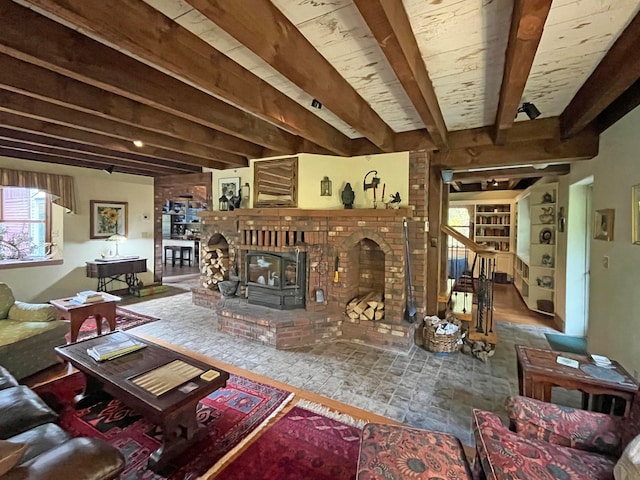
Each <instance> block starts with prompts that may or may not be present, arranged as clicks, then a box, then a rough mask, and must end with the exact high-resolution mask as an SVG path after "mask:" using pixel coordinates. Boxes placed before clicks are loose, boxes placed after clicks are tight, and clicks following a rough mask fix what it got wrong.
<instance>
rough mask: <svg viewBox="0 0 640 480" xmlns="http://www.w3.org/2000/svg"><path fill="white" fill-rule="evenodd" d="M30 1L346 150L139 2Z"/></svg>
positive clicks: (337, 135) (338, 137) (326, 129)
mask: <svg viewBox="0 0 640 480" xmlns="http://www.w3.org/2000/svg"><path fill="white" fill-rule="evenodd" d="M28 3H29V4H31V5H34V6H36V7H39V8H40V9H42V10H43V11H45V12H47V13H49V14H51V15H54V16H55V17H57V18H60V19H61V20H63V21H65V22H70V23H71V24H73V25H75V26H77V27H78V28H79V29H80V30H83V31H86V32H88V33H90V34H92V35H95V36H97V37H98V38H101V39H104V40H106V41H107V42H109V43H110V44H112V45H115V46H117V47H118V48H120V49H123V50H124V51H127V52H130V53H132V54H134V55H136V56H138V57H139V58H141V59H144V60H145V61H147V62H150V63H151V64H153V65H155V66H157V67H160V68H162V69H165V70H167V71H169V72H171V73H172V74H173V75H175V76H178V77H180V78H183V79H185V80H187V81H189V82H191V83H192V84H194V85H197V86H198V87H200V88H202V89H204V90H205V91H208V92H211V93H212V94H214V95H217V96H219V97H221V98H224V99H226V100H228V101H230V102H232V103H233V104H234V105H237V106H239V107H240V108H243V109H245V110H247V111H248V112H251V113H253V114H254V115H258V116H259V117H261V118H264V119H266V120H268V121H270V122H272V123H274V124H275V125H278V126H280V127H282V128H285V129H287V130H289V131H293V132H295V133H296V134H297V135H300V136H301V137H303V138H306V139H308V140H311V141H312V142H314V143H317V144H318V145H321V146H323V147H325V148H328V149H329V150H331V151H333V152H335V153H338V154H340V155H348V154H350V148H349V138H348V137H347V136H346V135H344V134H343V133H341V132H340V131H339V130H338V129H336V128H334V127H333V126H331V125H329V124H328V123H326V122H324V121H323V120H322V119H321V118H319V117H318V116H316V115H315V114H313V113H312V112H310V111H309V110H307V109H306V108H304V107H303V106H302V105H300V104H299V103H297V102H295V101H294V100H293V99H291V98H290V97H288V96H287V95H285V94H284V93H282V92H280V91H279V90H277V89H276V88H274V87H272V86H271V85H270V84H268V83H267V82H265V81H264V80H262V79H261V78H259V77H258V76H256V75H254V74H253V73H251V72H250V71H249V70H247V69H245V68H244V67H242V66H241V65H239V64H237V63H236V62H234V61H233V60H231V59H230V58H229V57H227V56H226V55H224V54H222V53H221V52H219V51H218V50H216V49H215V48H213V47H212V46H211V45H209V44H208V43H207V42H205V41H204V40H202V39H201V38H199V37H198V36H196V35H195V34H193V33H191V32H189V31H188V30H187V29H186V28H184V27H182V26H180V25H178V24H177V23H175V22H174V21H173V20H171V19H170V18H168V17H166V16H165V15H163V14H162V13H160V12H159V11H157V10H156V9H155V8H153V7H151V6H150V5H147V4H146V3H144V2H142V1H139V0H138V1H132V0H110V1H109V2H87V1H86V0H66V1H65V2H58V1H56V0H28ZM142 19H144V20H142ZM259 21H260V20H259ZM263 21H264V20H263ZM23 32H24V29H23ZM48 41H51V40H48ZM159 45H161V46H162V48H158V46H159ZM74 53H75V52H74ZM96 60H97V61H102V59H101V58H97V59H96ZM299 60H301V59H299ZM165 94H166V93H165Z"/></svg>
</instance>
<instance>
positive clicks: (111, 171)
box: [102, 165, 113, 175]
mask: <svg viewBox="0 0 640 480" xmlns="http://www.w3.org/2000/svg"><path fill="white" fill-rule="evenodd" d="M102 171H103V172H107V173H108V174H109V175H111V174H112V173H113V165H109V166H108V167H107V168H105V169H103V170H102Z"/></svg>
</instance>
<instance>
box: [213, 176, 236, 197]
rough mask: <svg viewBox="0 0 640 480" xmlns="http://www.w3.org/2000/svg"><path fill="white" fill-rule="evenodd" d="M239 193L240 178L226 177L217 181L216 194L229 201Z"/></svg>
mask: <svg viewBox="0 0 640 480" xmlns="http://www.w3.org/2000/svg"><path fill="white" fill-rule="evenodd" d="M239 191H240V177H226V178H220V179H218V194H219V195H220V197H222V196H225V197H227V199H230V198H231V197H233V196H234V195H238V192H239Z"/></svg>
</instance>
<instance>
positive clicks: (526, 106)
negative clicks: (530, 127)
mask: <svg viewBox="0 0 640 480" xmlns="http://www.w3.org/2000/svg"><path fill="white" fill-rule="evenodd" d="M518 113H526V114H527V117H529V120H535V119H536V118H538V117H539V116H540V110H538V109H537V108H536V106H535V105H534V104H533V103H530V102H524V103H523V104H522V106H521V107H520V108H518Z"/></svg>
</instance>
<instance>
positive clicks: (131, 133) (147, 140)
mask: <svg viewBox="0 0 640 480" xmlns="http://www.w3.org/2000/svg"><path fill="white" fill-rule="evenodd" d="M0 110H2V111H5V112H9V113H15V114H18V115H22V116H26V117H29V118H35V119H37V120H42V121H45V122H50V123H56V124H58V125H64V126H67V127H71V128H75V129H79V130H85V131H87V132H92V133H98V134H100V135H107V136H110V137H114V138H117V139H119V140H122V141H123V142H131V143H132V142H133V140H140V141H142V142H143V143H144V144H145V146H144V147H142V148H139V149H138V150H144V149H145V148H147V147H149V146H153V147H158V148H162V149H165V150H171V151H174V152H177V153H181V154H184V155H186V156H193V157H197V158H200V159H202V160H209V161H211V162H214V163H212V165H215V164H219V163H223V164H227V165H228V166H230V167H246V166H247V165H248V164H249V163H248V161H247V159H246V158H245V157H242V156H240V155H235V154H233V153H229V152H223V151H222V150H217V149H215V148H211V147H205V146H204V145H200V144H196V143H190V142H185V141H182V140H179V139H177V138H174V137H168V136H167V135H162V134H159V133H155V132H150V131H148V130H144V129H141V128H136V127H132V126H130V125H125V124H122V123H118V122H114V121H113V120H109V119H106V118H101V117H98V116H95V115H92V114H89V113H85V112H80V111H77V110H72V109H70V108H66V107H61V106H60V105H56V104H53V103H48V102H45V101H42V100H38V99H36V98H31V97H27V96H25V95H20V94H18V93H14V92H7V91H6V90H1V89H0ZM199 165H200V166H208V165H207V164H200V163H199ZM211 168H213V167H211Z"/></svg>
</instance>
